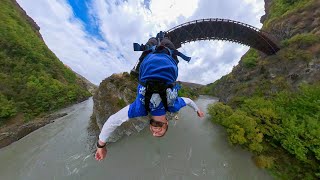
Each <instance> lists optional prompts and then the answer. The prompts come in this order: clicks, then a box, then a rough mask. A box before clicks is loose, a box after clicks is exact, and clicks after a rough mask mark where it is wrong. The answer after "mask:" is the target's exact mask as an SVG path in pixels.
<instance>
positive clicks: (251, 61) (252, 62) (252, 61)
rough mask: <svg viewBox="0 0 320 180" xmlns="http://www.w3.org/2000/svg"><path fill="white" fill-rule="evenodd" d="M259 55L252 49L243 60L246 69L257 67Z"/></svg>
mask: <svg viewBox="0 0 320 180" xmlns="http://www.w3.org/2000/svg"><path fill="white" fill-rule="evenodd" d="M258 57H259V54H258V52H257V50H255V49H250V50H249V51H248V52H247V53H246V54H245V55H244V56H243V57H242V59H241V61H242V63H243V65H244V67H246V68H253V67H255V66H256V65H257V62H258Z"/></svg>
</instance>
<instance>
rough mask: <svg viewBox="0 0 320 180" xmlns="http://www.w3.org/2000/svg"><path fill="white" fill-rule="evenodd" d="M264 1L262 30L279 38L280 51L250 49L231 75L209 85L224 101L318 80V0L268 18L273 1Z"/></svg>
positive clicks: (319, 32) (277, 90) (319, 77)
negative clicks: (267, 52)
mask: <svg viewBox="0 0 320 180" xmlns="http://www.w3.org/2000/svg"><path fill="white" fill-rule="evenodd" d="M265 2H266V6H265V7H266V15H265V16H263V18H262V21H264V22H266V21H268V22H267V23H268V24H267V25H264V26H263V29H264V30H265V31H267V32H270V33H271V34H273V35H274V36H276V37H277V38H278V41H280V42H281V50H280V51H279V52H278V53H277V54H276V55H273V56H269V57H265V56H264V55H263V54H261V53H260V52H255V50H250V51H249V52H247V53H246V54H245V55H244V56H243V57H242V58H241V60H240V62H239V64H238V65H237V66H235V67H234V69H233V70H232V72H231V73H230V74H228V75H226V76H224V77H222V78H221V79H220V80H218V81H216V82H215V83H213V84H211V85H209V86H210V87H211V92H212V93H213V94H214V95H216V96H218V97H219V98H220V100H221V101H223V102H228V101H230V100H232V99H233V100H235V99H234V98H236V97H239V96H250V95H253V94H257V93H262V94H265V95H266V96H268V95H270V94H272V93H275V92H279V91H281V90H284V89H291V90H294V89H296V88H297V87H298V86H299V85H300V84H301V83H308V84H314V83H317V82H319V80H320V54H319V53H320V41H319V37H320V31H319V30H320V29H319V28H320V1H308V3H306V4H305V5H304V6H301V7H299V8H297V9H296V10H292V11H290V12H289V13H286V14H285V15H283V16H280V17H278V18H273V19H271V20H268V17H269V18H270V17H271V15H270V9H272V8H271V6H272V2H273V1H270V0H265Z"/></svg>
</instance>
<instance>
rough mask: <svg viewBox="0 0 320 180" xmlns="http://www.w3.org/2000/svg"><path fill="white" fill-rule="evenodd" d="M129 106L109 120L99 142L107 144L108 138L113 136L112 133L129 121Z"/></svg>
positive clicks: (103, 128) (104, 126)
mask: <svg viewBox="0 0 320 180" xmlns="http://www.w3.org/2000/svg"><path fill="white" fill-rule="evenodd" d="M129 106H130V105H128V106H126V107H124V108H122V109H121V110H120V111H118V112H117V113H115V114H113V115H112V116H110V117H109V118H108V120H107V121H106V122H105V123H104V125H103V127H102V130H101V132H100V135H99V140H100V141H102V142H106V141H107V139H108V137H109V136H110V135H111V134H112V132H113V131H114V130H115V129H116V128H117V127H118V126H120V125H121V124H122V123H124V122H126V121H128V120H129V116H128V111H129Z"/></svg>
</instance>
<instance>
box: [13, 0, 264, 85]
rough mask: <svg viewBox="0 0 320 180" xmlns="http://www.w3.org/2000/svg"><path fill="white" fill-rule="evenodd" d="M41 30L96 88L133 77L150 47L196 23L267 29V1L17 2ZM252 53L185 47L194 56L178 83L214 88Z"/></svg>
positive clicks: (206, 44)
mask: <svg viewBox="0 0 320 180" xmlns="http://www.w3.org/2000/svg"><path fill="white" fill-rule="evenodd" d="M17 1H18V3H19V4H20V6H21V7H22V8H23V9H25V11H26V12H27V14H28V15H29V16H30V17H32V18H33V19H34V20H35V21H36V23H37V24H38V25H39V26H40V28H41V29H40V33H41V35H42V36H43V38H44V40H45V42H46V44H47V46H48V47H49V48H50V49H51V50H52V51H53V52H54V53H55V54H56V55H57V56H58V58H59V59H60V60H61V61H62V62H63V63H64V64H66V65H68V66H69V67H71V68H72V69H73V70H74V71H76V72H77V73H79V74H81V75H83V76H84V77H86V78H87V79H88V80H90V81H91V82H93V83H94V84H97V85H99V83H100V82H101V81H102V80H103V79H105V78H107V77H108V76H110V75H111V74H113V73H120V72H125V71H127V72H130V70H131V69H132V68H133V66H134V65H135V64H136V62H137V59H138V57H139V56H140V52H134V51H133V48H132V43H133V42H138V43H143V44H144V43H145V42H146V41H147V40H148V39H149V38H150V37H152V36H155V35H156V34H157V33H158V32H159V31H160V30H162V31H165V30H168V29H170V28H172V27H174V26H177V25H179V24H182V23H184V22H188V21H191V20H196V19H202V18H225V19H232V20H236V21H240V22H243V23H247V24H250V25H252V26H255V27H257V28H261V26H262V24H260V22H259V21H260V17H261V16H262V15H263V14H264V1H263V0H17ZM248 49H249V48H248V47H246V46H243V45H240V44H234V43H231V42H223V41H198V42H192V43H187V44H184V45H182V47H181V48H180V49H179V50H180V51H181V52H183V53H185V54H186V55H188V56H191V57H192V60H191V62H190V63H187V62H185V61H183V60H181V61H180V63H179V77H178V80H181V81H188V82H194V83H199V84H208V83H212V82H214V81H215V80H217V79H219V78H221V77H222V76H223V75H226V74H227V73H229V72H231V70H232V68H233V66H235V65H237V63H238V62H239V60H240V57H241V56H242V55H243V54H244V53H245V52H246V51H247V50H248Z"/></svg>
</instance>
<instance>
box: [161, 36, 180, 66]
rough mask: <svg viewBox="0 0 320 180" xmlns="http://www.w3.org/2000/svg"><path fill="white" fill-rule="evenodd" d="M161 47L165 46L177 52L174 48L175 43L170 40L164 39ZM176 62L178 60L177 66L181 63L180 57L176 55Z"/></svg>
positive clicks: (174, 56) (174, 57)
mask: <svg viewBox="0 0 320 180" xmlns="http://www.w3.org/2000/svg"><path fill="white" fill-rule="evenodd" d="M160 45H162V46H165V47H167V48H169V49H171V50H176V48H175V47H174V45H173V43H172V42H171V41H170V39H169V38H167V37H165V38H163V39H162V41H161V43H160ZM172 57H173V59H174V60H176V62H177V64H178V63H179V60H178V57H177V56H176V55H173V56H172Z"/></svg>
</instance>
